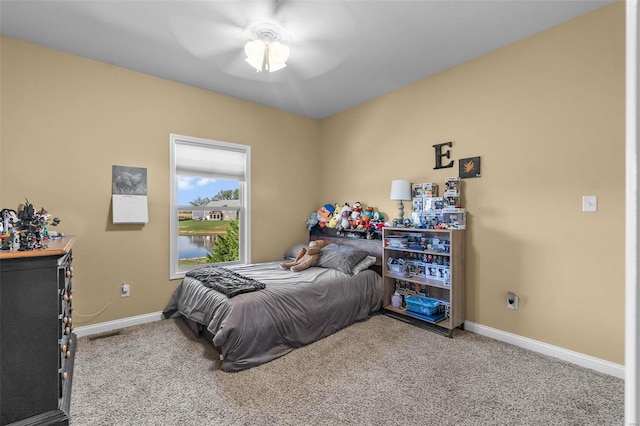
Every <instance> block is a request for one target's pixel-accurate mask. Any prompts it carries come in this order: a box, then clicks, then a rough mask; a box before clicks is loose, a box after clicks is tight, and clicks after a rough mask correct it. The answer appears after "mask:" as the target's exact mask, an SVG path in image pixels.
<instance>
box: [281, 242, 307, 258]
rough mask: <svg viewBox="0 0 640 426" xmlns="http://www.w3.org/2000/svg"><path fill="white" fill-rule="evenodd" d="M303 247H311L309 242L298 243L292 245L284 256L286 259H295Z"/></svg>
mask: <svg viewBox="0 0 640 426" xmlns="http://www.w3.org/2000/svg"><path fill="white" fill-rule="evenodd" d="M302 247H309V243H297V244H294V245H292V246H291V247H289V249H288V250H287V251H286V252H285V254H284V258H285V259H287V260H288V259H291V260H293V259H295V258H296V256H297V255H298V252H299V251H300V249H301V248H302Z"/></svg>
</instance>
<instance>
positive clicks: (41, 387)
mask: <svg viewBox="0 0 640 426" xmlns="http://www.w3.org/2000/svg"><path fill="white" fill-rule="evenodd" d="M74 240H75V238H74V237H72V236H66V237H63V238H59V239H52V240H49V241H47V248H46V249H43V250H32V251H18V252H6V251H2V252H0V425H8V424H14V423H15V424H16V425H68V424H69V405H70V403H71V378H72V372H73V360H74V356H75V347H76V336H75V334H74V333H73V326H72V320H71V312H72V310H73V308H72V306H71V301H72V296H71V276H72V275H73V267H72V266H71V261H72V246H73V243H74Z"/></svg>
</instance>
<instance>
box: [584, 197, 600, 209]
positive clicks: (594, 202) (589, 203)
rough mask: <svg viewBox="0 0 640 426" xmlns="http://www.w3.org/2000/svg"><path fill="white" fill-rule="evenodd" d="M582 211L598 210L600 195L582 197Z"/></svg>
mask: <svg viewBox="0 0 640 426" xmlns="http://www.w3.org/2000/svg"><path fill="white" fill-rule="evenodd" d="M582 211H583V212H597V211H598V196H597V195H584V196H583V197H582Z"/></svg>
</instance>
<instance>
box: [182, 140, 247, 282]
mask: <svg viewBox="0 0 640 426" xmlns="http://www.w3.org/2000/svg"><path fill="white" fill-rule="evenodd" d="M170 163H171V165H170V176H171V189H170V191H171V195H170V220H169V226H170V233H169V239H170V244H169V254H170V257H171V259H170V277H171V279H175V278H182V277H184V274H185V273H186V272H187V271H189V270H190V269H193V268H194V267H197V266H199V265H201V264H203V263H214V264H233V263H247V262H250V255H249V254H250V241H251V238H250V235H249V234H250V231H249V230H250V229H251V226H250V222H249V221H250V215H249V210H250V209H249V200H250V196H249V194H250V176H249V175H250V170H251V167H250V164H251V147H250V146H247V145H239V144H234V143H228V142H220V141H214V140H209V139H200V138H194V137H190V136H182V135H175V134H171V136H170Z"/></svg>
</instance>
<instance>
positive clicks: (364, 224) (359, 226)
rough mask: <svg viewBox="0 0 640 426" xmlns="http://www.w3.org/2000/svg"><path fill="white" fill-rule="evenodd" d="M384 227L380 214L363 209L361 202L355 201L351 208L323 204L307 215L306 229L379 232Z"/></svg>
mask: <svg viewBox="0 0 640 426" xmlns="http://www.w3.org/2000/svg"><path fill="white" fill-rule="evenodd" d="M383 226H384V218H383V216H382V214H381V213H380V212H375V211H374V209H373V207H371V206H367V207H364V208H363V205H362V203H361V202H359V201H356V202H355V203H353V206H350V205H349V203H344V205H342V206H341V205H339V204H325V205H323V206H322V207H320V208H319V209H318V211H315V212H313V213H311V215H309V218H308V219H307V228H308V229H309V230H312V229H313V228H314V227H320V228H335V229H336V230H337V231H338V233H340V232H344V231H362V232H374V231H379V230H380V229H382V227H383Z"/></svg>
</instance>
